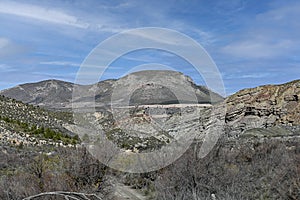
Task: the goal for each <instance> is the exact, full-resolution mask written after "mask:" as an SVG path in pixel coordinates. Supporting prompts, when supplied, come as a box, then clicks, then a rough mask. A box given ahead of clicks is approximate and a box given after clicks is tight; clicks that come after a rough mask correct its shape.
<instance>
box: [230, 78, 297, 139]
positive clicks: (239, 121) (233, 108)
mask: <svg viewBox="0 0 300 200" xmlns="http://www.w3.org/2000/svg"><path fill="white" fill-rule="evenodd" d="M226 103H227V114H226V124H227V126H228V127H227V128H228V129H229V130H230V132H232V133H233V134H234V133H238V132H241V131H244V130H247V129H249V128H266V127H272V126H275V125H288V126H297V125H300V80H296V81H292V82H289V83H286V84H282V85H266V86H260V87H256V88H251V89H244V90H241V91H239V92H237V93H235V94H234V95H232V96H230V97H228V98H227V99H226Z"/></svg>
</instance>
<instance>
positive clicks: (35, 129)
mask: <svg viewBox="0 0 300 200" xmlns="http://www.w3.org/2000/svg"><path fill="white" fill-rule="evenodd" d="M65 123H72V115H70V114H69V113H65V112H53V111H49V110H45V109H42V108H39V107H35V106H32V105H28V104H24V103H22V102H20V101H16V100H14V99H10V98H8V97H4V96H0V141H1V143H2V144H15V145H18V146H19V145H22V146H23V145H40V146H41V145H46V144H50V145H54V146H58V145H60V146H64V145H68V144H73V145H74V144H76V143H78V142H79V140H78V137H77V136H76V135H74V134H73V133H71V132H70V131H68V130H67V129H65V128H64V127H63V124H65Z"/></svg>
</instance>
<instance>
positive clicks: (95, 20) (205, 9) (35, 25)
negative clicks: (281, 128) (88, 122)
mask: <svg viewBox="0 0 300 200" xmlns="http://www.w3.org/2000/svg"><path fill="white" fill-rule="evenodd" d="M299 19H300V2H299V1H296V0H295V1H289V0H281V1H278V0H272V1H271V0H270V1H259V0H228V1H224V0H189V1H187V0H177V1H175V0H173V1H171V0H165V1H161V0H157V1H155V0H153V1H143V0H128V1H121V0H113V1H101V0H86V1H80V0H78V1H76V0H72V1H71V0H68V1H67V0H66V1H63V0H61V1H56V0H53V1H50V0H48V1H47V0H39V1H38V0H28V1H6V0H0V27H1V28H0V74H1V79H0V89H4V88H8V87H12V86H15V85H17V84H20V83H25V82H35V81H39V80H44V79H61V80H65V81H71V82H74V81H75V78H76V74H77V72H78V70H79V67H80V65H81V63H82V62H83V61H84V59H85V58H86V57H87V55H88V54H89V53H90V52H91V50H92V49H94V48H95V47H96V46H97V45H98V44H99V43H101V42H102V41H104V40H105V39H107V38H109V37H110V36H113V35H115V34H118V33H119V32H122V31H126V30H130V29H133V28H141V27H162V28H168V29H172V30H176V31H179V32H181V33H183V34H186V35H187V36H189V37H191V38H192V39H194V40H195V41H197V42H198V43H199V44H201V45H202V46H203V47H204V48H205V50H206V51H207V52H208V54H209V55H210V56H211V58H212V59H213V60H214V62H215V63H216V65H217V67H218V69H219V71H220V73H221V76H222V78H223V81H224V85H225V89H226V93H227V94H231V93H233V92H235V91H237V90H240V89H242V88H247V87H254V86H258V85H262V84H277V83H284V82H287V81H291V80H294V79H299V78H300V23H299ZM157 37H159V36H157ZM149 63H159V64H161V65H164V66H169V67H170V68H172V69H174V70H178V71H181V72H183V73H185V74H187V75H189V76H191V77H192V78H193V79H194V80H195V81H196V82H197V83H199V84H203V80H202V78H201V76H199V74H197V73H195V69H194V68H193V66H192V65H191V64H190V63H188V62H186V60H184V59H182V58H180V57H179V56H174V55H172V54H170V53H168V52H164V51H158V50H154V49H146V50H140V51H135V52H131V53H129V54H126V55H123V56H121V57H120V58H119V59H117V60H116V61H114V62H113V63H111V66H110V67H109V68H108V69H107V70H106V71H105V74H104V75H103V76H102V77H100V79H107V78H118V77H120V76H122V75H124V74H126V73H128V72H129V71H132V69H134V68H135V67H136V66H139V65H143V64H149ZM147 66H148V67H149V65H147Z"/></svg>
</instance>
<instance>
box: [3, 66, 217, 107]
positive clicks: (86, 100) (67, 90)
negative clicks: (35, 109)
mask: <svg viewBox="0 0 300 200" xmlns="http://www.w3.org/2000/svg"><path fill="white" fill-rule="evenodd" d="M154 74H156V77H158V78H160V79H161V80H164V84H166V83H168V84H169V86H171V85H173V87H174V86H176V87H177V88H176V90H177V91H178V93H179V94H182V95H184V94H188V92H189V91H186V86H188V87H189V88H190V90H193V91H192V94H195V95H196V99H193V101H194V102H192V103H197V102H198V103H211V102H212V101H214V102H218V101H221V100H222V99H223V98H222V97H221V96H219V95H217V94H215V93H213V92H211V91H209V90H208V89H207V88H205V87H203V86H198V85H196V84H195V83H194V82H193V81H192V79H191V78H189V77H187V76H185V75H183V74H182V73H179V72H175V71H155V70H153V71H151V70H150V71H141V72H136V73H132V74H130V75H127V76H125V77H123V78H121V79H119V80H105V81H101V82H99V83H95V84H93V85H78V84H73V83H69V82H64V81H59V80H46V81H41V82H37V83H28V84H22V85H18V86H16V87H13V88H9V89H6V90H3V91H0V94H2V95H4V96H6V97H10V98H13V99H16V100H18V101H22V102H24V103H29V104H32V105H39V106H42V107H45V108H48V109H49V108H50V109H58V110H59V109H71V108H72V105H71V103H72V101H73V103H75V104H76V103H78V104H79V106H80V105H82V104H88V105H89V104H90V103H91V102H94V101H95V102H96V106H99V107H103V106H107V105H110V103H111V96H112V93H114V92H115V93H117V91H119V90H120V86H122V89H126V87H125V85H126V84H125V85H123V84H124V83H127V85H128V84H130V85H135V86H136V87H137V86H138V87H137V88H135V89H136V90H135V91H134V93H133V94H132V95H131V99H130V101H129V102H128V104H129V105H136V104H138V105H140V104H170V103H178V98H177V97H176V96H175V95H174V91H170V88H167V87H166V86H167V85H165V86H164V85H161V84H159V83H158V82H155V81H152V82H151V79H153V77H154ZM134 77H139V78H141V77H142V78H143V79H146V78H147V77H148V80H150V81H148V82H147V83H145V82H144V83H145V84H144V85H140V84H138V81H139V80H138V79H135V78H134ZM174 83H176V84H175V85H174ZM179 83H180V84H179ZM74 88H75V90H76V94H77V95H76V94H75V96H73V95H72V93H73V91H74ZM128 89H129V88H127V91H126V90H125V91H122V92H124V93H125V94H126V92H129V91H128ZM72 97H73V100H72ZM187 97H188V96H186V97H185V98H186V99H182V102H180V103H190V101H189V99H191V98H187ZM214 102H212V103H214ZM126 103H127V102H126Z"/></svg>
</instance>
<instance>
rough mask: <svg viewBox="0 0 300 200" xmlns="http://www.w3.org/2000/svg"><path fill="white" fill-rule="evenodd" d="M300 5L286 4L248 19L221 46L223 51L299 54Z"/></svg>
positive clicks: (242, 54)
mask: <svg viewBox="0 0 300 200" xmlns="http://www.w3.org/2000/svg"><path fill="white" fill-rule="evenodd" d="M299 9H300V4H299V3H296V4H295V3H294V4H286V5H285V6H280V7H278V6H277V7H276V8H273V9H271V10H268V11H267V12H264V13H260V14H257V15H256V17H255V18H253V20H251V21H248V22H245V23H246V24H244V26H245V27H247V28H244V29H242V31H240V32H239V33H238V35H237V37H236V38H234V40H233V41H232V42H231V43H229V44H227V45H225V46H224V47H222V48H221V51H222V52H223V53H226V54H228V55H231V56H234V57H241V58H246V59H247V58H248V59H252V58H275V57H283V56H290V55H297V54H299V44H300V38H299V34H300V26H299V23H298V22H296V21H297V20H295V19H298V18H300V13H299Z"/></svg>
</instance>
